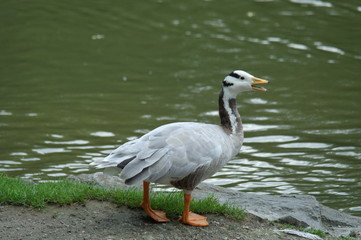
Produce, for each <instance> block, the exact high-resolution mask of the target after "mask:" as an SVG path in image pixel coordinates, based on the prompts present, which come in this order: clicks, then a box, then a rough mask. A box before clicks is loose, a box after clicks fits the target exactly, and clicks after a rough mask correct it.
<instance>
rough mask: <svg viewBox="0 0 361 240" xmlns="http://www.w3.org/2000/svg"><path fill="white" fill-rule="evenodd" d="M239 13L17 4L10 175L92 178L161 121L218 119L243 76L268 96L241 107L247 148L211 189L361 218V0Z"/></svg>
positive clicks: (9, 33)
mask: <svg viewBox="0 0 361 240" xmlns="http://www.w3.org/2000/svg"><path fill="white" fill-rule="evenodd" d="M232 3H233V4H232V6H233V7H229V6H230V4H226V5H223V3H221V2H217V1H198V2H190V1H185V2H184V1H183V2H179V3H174V2H170V1H158V0H157V1H149V2H147V3H142V4H139V3H136V2H123V1H120V2H118V3H113V2H108V1H103V2H102V3H101V4H100V3H95V2H94V3H88V4H87V6H81V5H74V4H73V3H70V2H67V1H62V2H59V3H57V4H56V5H51V4H48V3H47V4H45V2H44V4H41V7H40V5H39V6H37V5H36V4H35V3H33V4H27V3H23V4H21V5H19V4H16V3H10V2H9V3H7V4H5V5H8V6H3V7H2V8H1V9H3V10H0V11H2V12H3V14H2V15H0V16H1V20H2V22H4V23H7V24H6V25H4V27H3V28H1V30H0V32H1V36H2V37H1V39H0V41H1V43H2V46H4V48H3V52H2V54H1V56H0V66H2V67H1V68H0V69H1V70H0V71H1V78H0V83H1V87H0V146H1V151H0V171H1V172H6V173H7V174H9V175H12V176H21V177H23V178H30V179H33V180H36V181H49V180H56V179H60V178H64V177H65V176H67V175H69V174H80V173H92V172H94V171H95V170H93V169H89V168H88V163H89V162H91V161H92V160H94V159H97V158H103V157H104V156H106V155H107V154H109V152H110V151H111V150H112V149H114V148H116V147H117V146H119V145H120V144H122V143H124V142H126V141H129V140H132V139H135V138H138V137H139V136H141V135H143V134H145V133H147V132H148V131H150V130H151V129H153V128H155V127H157V126H159V125H162V124H165V123H169V122H174V121H201V122H208V123H218V112H217V96H218V91H219V86H220V81H221V80H222V78H223V77H224V75H225V74H228V73H229V72H230V71H232V70H235V69H244V70H247V71H249V72H251V73H253V74H254V75H256V76H259V77H262V78H265V79H269V80H271V84H270V85H269V86H268V88H269V90H270V91H269V92H267V93H264V94H263V93H251V94H248V93H247V94H242V95H241V96H240V97H239V99H238V103H239V108H240V112H241V115H242V120H243V123H244V130H245V142H244V146H243V147H242V150H241V153H240V154H239V155H238V156H237V157H236V158H235V159H234V160H232V161H231V162H230V163H229V164H228V165H227V166H225V167H224V168H223V169H222V170H221V171H220V172H218V173H217V174H215V175H214V176H213V177H212V178H210V179H208V180H207V182H210V183H214V184H217V185H222V186H225V187H230V188H233V189H237V190H240V191H247V192H257V193H264V194H312V195H315V196H316V197H317V199H319V200H320V201H322V202H323V203H324V204H326V205H328V206H331V207H335V208H338V209H343V210H345V211H348V212H351V213H353V214H355V215H361V203H360V200H359V197H358V196H360V194H361V185H360V183H361V178H360V174H359V171H360V169H361V164H360V161H361V140H360V139H361V137H360V136H361V126H360V119H361V110H360V107H359V100H360V97H359V90H360V89H361V85H360V83H361V82H360V81H358V78H359V64H360V63H359V61H360V60H361V48H360V44H359V39H360V37H361V32H360V31H359V27H358V24H357V23H358V22H360V21H358V20H361V19H360V18H361V15H360V11H361V10H360V6H358V2H357V1H355V0H354V1H347V2H346V1H345V2H339V1H320V0H290V1H274V0H254V1H244V2H242V1H233V2H232ZM70 6H71V7H70ZM4 9H6V11H5V10H4ZM199 9H203V10H202V11H201V12H200V11H199ZM237 9H239V11H237ZM13 11H16V12H19V13H21V14H19V15H17V16H18V17H17V18H16V19H14V18H13V14H12V12H13ZM235 13H236V14H235ZM145 16H146V17H145ZM24 23H26V24H25V25H24Z"/></svg>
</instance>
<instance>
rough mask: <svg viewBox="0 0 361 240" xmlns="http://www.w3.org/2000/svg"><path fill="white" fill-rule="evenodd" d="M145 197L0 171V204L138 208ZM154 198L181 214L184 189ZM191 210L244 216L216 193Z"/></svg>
mask: <svg viewBox="0 0 361 240" xmlns="http://www.w3.org/2000/svg"><path fill="white" fill-rule="evenodd" d="M142 196H143V193H142V191H140V190H138V189H125V190H124V189H106V188H102V187H98V186H95V185H91V184H86V183H81V182H74V181H69V180H61V181H58V182H46V183H39V184H30V183H27V182H25V181H23V180H21V179H18V178H10V177H8V176H6V175H4V174H0V204H8V205H17V206H31V207H35V208H44V207H46V206H47V205H48V204H61V205H64V204H71V203H76V202H78V203H79V202H80V203H83V202H85V201H86V200H100V201H109V202H113V203H115V204H117V205H119V206H127V207H131V208H139V207H140V206H139V205H140V202H141V200H142ZM151 201H152V207H154V209H161V210H163V211H166V212H167V215H168V216H169V217H176V216H179V215H181V214H182V211H183V193H182V192H171V193H167V192H156V193H152V194H151ZM191 211H194V212H197V213H200V214H204V213H215V214H221V215H225V216H227V217H230V218H233V219H238V220H241V219H244V217H245V212H244V210H242V209H239V208H236V207H233V206H231V205H229V204H219V203H218V201H217V199H216V198H215V197H214V196H209V197H207V198H204V199H202V200H193V201H192V203H191Z"/></svg>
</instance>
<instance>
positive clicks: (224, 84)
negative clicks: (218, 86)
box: [222, 80, 233, 87]
mask: <svg viewBox="0 0 361 240" xmlns="http://www.w3.org/2000/svg"><path fill="white" fill-rule="evenodd" d="M222 84H223V87H229V86H232V85H233V83H230V82H227V81H226V80H223V82H222Z"/></svg>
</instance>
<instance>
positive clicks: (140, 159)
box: [98, 122, 243, 190]
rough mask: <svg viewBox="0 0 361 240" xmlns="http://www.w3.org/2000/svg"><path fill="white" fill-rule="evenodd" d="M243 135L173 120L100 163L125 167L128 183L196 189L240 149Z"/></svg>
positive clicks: (123, 171) (122, 176)
mask: <svg viewBox="0 0 361 240" xmlns="http://www.w3.org/2000/svg"><path fill="white" fill-rule="evenodd" d="M242 139H243V137H242V134H241V133H240V134H235V135H229V134H227V133H226V132H225V131H224V130H223V128H222V127H221V126H218V125H213V124H205V123H195V122H180V123H170V124H167V125H163V126H160V127H158V128H156V129H154V130H153V131H151V132H149V133H147V134H145V135H143V136H142V137H141V138H139V139H136V140H133V141H130V142H127V143H125V144H124V145H122V146H120V147H119V148H117V149H116V150H114V151H113V152H112V153H111V154H110V155H109V156H108V157H106V158H105V159H104V160H102V162H101V163H100V164H99V165H98V167H99V168H105V167H120V168H122V169H123V170H122V172H121V174H120V177H121V178H122V179H124V180H125V183H126V184H131V185H134V184H139V183H141V182H143V181H148V182H154V183H161V184H168V185H173V186H174V187H176V188H180V189H185V190H193V189H194V187H195V186H196V185H197V184H198V183H200V182H201V181H203V180H204V179H206V178H208V177H210V176H212V175H213V174H214V173H215V172H217V171H218V170H219V169H220V168H222V167H223V166H224V165H225V164H226V163H227V161H228V160H229V159H231V158H232V157H233V156H235V155H236V154H237V153H238V152H239V150H240V147H241V144H242Z"/></svg>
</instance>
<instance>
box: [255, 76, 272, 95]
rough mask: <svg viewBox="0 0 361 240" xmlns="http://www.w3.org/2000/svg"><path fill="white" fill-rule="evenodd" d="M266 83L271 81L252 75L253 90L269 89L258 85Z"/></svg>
mask: <svg viewBox="0 0 361 240" xmlns="http://www.w3.org/2000/svg"><path fill="white" fill-rule="evenodd" d="M265 83H269V81H267V80H263V79H260V78H256V77H252V84H251V85H252V89H253V90H258V91H263V92H265V91H267V89H265V88H263V87H259V86H256V85H258V84H265Z"/></svg>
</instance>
